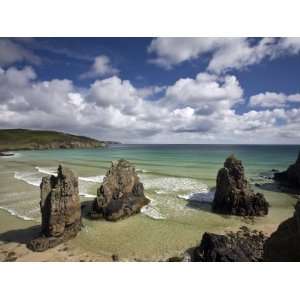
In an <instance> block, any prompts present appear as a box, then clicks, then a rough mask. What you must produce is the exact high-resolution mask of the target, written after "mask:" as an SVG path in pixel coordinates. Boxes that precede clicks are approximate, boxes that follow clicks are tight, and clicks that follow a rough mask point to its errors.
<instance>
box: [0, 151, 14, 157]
mask: <svg viewBox="0 0 300 300" xmlns="http://www.w3.org/2000/svg"><path fill="white" fill-rule="evenodd" d="M0 156H14V154H13V153H5V152H0Z"/></svg>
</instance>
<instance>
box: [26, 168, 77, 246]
mask: <svg viewBox="0 0 300 300" xmlns="http://www.w3.org/2000/svg"><path fill="white" fill-rule="evenodd" d="M40 189H41V201H40V207H41V215H42V226H41V235H40V237H38V238H36V239H34V240H32V241H31V242H30V243H29V244H28V247H29V248H30V249H32V250H34V251H45V250H47V249H49V248H52V247H55V246H57V245H58V244H60V243H62V242H65V241H67V240H69V239H71V238H73V237H75V236H76V235H77V233H78V232H79V231H80V228H81V209H80V198H79V190H78V177H77V176H76V175H75V174H74V173H73V172H72V171H71V170H70V169H68V168H65V167H62V166H59V167H58V170H57V176H53V175H52V176H47V177H43V179H42V182H41V185H40Z"/></svg>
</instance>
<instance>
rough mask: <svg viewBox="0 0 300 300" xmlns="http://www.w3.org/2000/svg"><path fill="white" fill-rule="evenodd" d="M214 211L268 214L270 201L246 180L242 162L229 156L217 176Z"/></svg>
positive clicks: (245, 214) (240, 214)
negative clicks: (254, 189) (254, 190)
mask: <svg viewBox="0 0 300 300" xmlns="http://www.w3.org/2000/svg"><path fill="white" fill-rule="evenodd" d="M212 208H213V211H215V212H217V213H223V214H232V215H239V216H263V215H267V214H268V208H269V203H268V202H267V201H266V199H265V197H264V195H263V194H261V193H254V192H253V190H252V189H251V187H250V184H249V183H248V181H247V180H246V177H245V173H244V167H243V165H242V162H241V161H240V160H238V159H236V158H235V157H234V155H231V156H229V157H228V158H227V159H226V161H225V163H224V168H222V169H220V170H219V172H218V176H217V185H216V192H215V196H214V200H213V207H212Z"/></svg>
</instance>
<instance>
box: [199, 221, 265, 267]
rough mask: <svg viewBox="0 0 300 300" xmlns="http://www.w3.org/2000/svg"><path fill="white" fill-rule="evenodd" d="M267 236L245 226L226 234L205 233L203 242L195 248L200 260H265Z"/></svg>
mask: <svg viewBox="0 0 300 300" xmlns="http://www.w3.org/2000/svg"><path fill="white" fill-rule="evenodd" d="M265 240H266V236H265V235H264V234H263V233H262V232H258V231H256V230H254V231H250V230H249V229H248V228H247V227H245V226H243V227H241V228H240V230H239V231H237V232H236V233H233V232H230V233H228V234H226V235H219V234H214V233H208V232H206V233H204V235H203V236H202V240H201V243H200V245H199V246H198V247H196V248H195V250H194V255H193V259H194V261H198V262H255V261H262V260H263V244H264V242H265Z"/></svg>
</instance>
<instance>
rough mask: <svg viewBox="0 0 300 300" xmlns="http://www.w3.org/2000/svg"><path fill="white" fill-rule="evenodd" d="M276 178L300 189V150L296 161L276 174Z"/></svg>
mask: <svg viewBox="0 0 300 300" xmlns="http://www.w3.org/2000/svg"><path fill="white" fill-rule="evenodd" d="M274 179H275V180H276V181H278V182H279V183H281V184H284V185H286V186H289V187H292V188H296V189H300V151H299V153H298V158H297V160H296V162H295V163H294V164H292V165H290V166H289V167H288V169H287V170H286V171H284V172H279V173H275V174H274Z"/></svg>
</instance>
